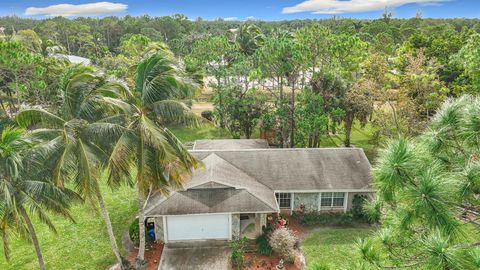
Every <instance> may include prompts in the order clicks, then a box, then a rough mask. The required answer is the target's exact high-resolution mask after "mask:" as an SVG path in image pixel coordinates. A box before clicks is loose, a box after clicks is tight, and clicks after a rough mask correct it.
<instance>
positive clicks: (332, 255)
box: [302, 227, 373, 269]
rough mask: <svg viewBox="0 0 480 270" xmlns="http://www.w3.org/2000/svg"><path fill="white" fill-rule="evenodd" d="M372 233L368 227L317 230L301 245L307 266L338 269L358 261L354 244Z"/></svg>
mask: <svg viewBox="0 0 480 270" xmlns="http://www.w3.org/2000/svg"><path fill="white" fill-rule="evenodd" d="M372 232H373V229H372V228H369V227H355V228H333V227H325V228H319V229H318V231H315V232H312V233H311V234H310V235H309V236H307V238H306V239H305V240H304V241H303V244H302V248H303V251H304V254H305V258H306V260H307V266H311V265H313V264H315V263H319V264H320V265H324V266H326V267H328V269H340V268H342V267H344V266H345V264H346V263H347V262H351V261H354V260H356V259H360V257H359V255H358V254H357V252H356V247H355V242H356V241H357V239H359V238H365V237H368V236H369V235H370V234H371V233H372ZM307 269H308V267H307Z"/></svg>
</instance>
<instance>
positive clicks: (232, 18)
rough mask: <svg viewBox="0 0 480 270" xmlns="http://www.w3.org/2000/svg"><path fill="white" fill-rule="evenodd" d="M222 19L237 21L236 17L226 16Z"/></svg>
mask: <svg viewBox="0 0 480 270" xmlns="http://www.w3.org/2000/svg"><path fill="white" fill-rule="evenodd" d="M223 20H224V21H238V17H226V18H223Z"/></svg>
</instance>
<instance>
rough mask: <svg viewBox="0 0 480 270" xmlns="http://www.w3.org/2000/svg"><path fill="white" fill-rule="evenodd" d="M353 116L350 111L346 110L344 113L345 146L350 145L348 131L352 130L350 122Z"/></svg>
mask: <svg viewBox="0 0 480 270" xmlns="http://www.w3.org/2000/svg"><path fill="white" fill-rule="evenodd" d="M353 116H354V114H353V113H352V112H347V114H346V115H345V146H346V147H350V133H351V132H352V124H353Z"/></svg>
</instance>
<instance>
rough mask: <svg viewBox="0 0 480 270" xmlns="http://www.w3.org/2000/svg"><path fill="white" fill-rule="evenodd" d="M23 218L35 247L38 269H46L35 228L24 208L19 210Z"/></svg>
mask: <svg viewBox="0 0 480 270" xmlns="http://www.w3.org/2000/svg"><path fill="white" fill-rule="evenodd" d="M21 213H22V216H23V219H25V223H27V227H28V232H30V236H31V237H32V242H33V246H34V247H35V252H36V253H37V259H38V265H39V266H40V270H45V269H47V268H46V267H45V261H43V255H42V250H41V249H40V243H39V242H38V238H37V233H36V232H35V228H34V227H33V224H32V221H31V220H30V217H29V216H28V214H27V212H25V210H23V209H22V210H21Z"/></svg>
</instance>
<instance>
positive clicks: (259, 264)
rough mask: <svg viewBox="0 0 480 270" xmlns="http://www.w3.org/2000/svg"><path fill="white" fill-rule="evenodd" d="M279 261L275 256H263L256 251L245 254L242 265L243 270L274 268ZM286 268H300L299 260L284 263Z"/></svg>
mask: <svg viewBox="0 0 480 270" xmlns="http://www.w3.org/2000/svg"><path fill="white" fill-rule="evenodd" d="M279 261H280V258H279V257H276V256H265V255H260V254H257V253H247V254H245V259H244V262H245V264H244V266H243V269H245V270H276V269H277V268H276V266H277V265H278V262H279ZM284 266H285V269H286V270H300V269H302V266H301V263H300V260H298V259H297V260H295V263H294V264H288V263H285V264H284Z"/></svg>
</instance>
